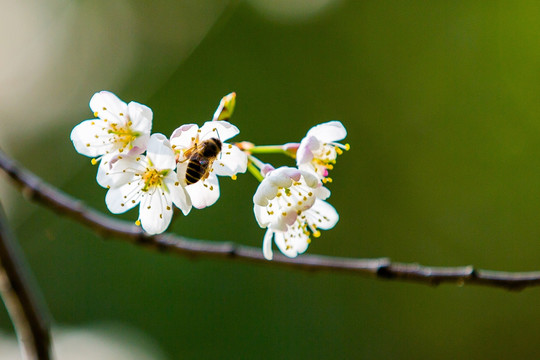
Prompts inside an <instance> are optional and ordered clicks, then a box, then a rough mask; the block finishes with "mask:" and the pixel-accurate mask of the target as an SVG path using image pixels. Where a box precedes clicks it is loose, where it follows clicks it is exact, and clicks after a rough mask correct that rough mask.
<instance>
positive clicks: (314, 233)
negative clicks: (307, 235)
mask: <svg viewBox="0 0 540 360" xmlns="http://www.w3.org/2000/svg"><path fill="white" fill-rule="evenodd" d="M313 236H314V237H316V238H318V237H320V236H321V232H320V231H319V230H317V231H314V232H313Z"/></svg>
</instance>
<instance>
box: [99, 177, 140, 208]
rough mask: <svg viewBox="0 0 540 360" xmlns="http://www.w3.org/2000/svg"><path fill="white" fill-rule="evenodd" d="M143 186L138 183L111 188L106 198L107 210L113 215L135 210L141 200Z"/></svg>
mask: <svg viewBox="0 0 540 360" xmlns="http://www.w3.org/2000/svg"><path fill="white" fill-rule="evenodd" d="M140 190H141V186H140V185H139V184H138V183H137V182H132V183H128V184H125V185H123V186H120V187H117V188H111V189H109V191H107V195H106V196H105V203H106V204H107V208H108V209H109V211H110V212H112V213H113V214H121V213H123V212H126V211H128V210H129V209H131V208H133V207H134V206H135V205H137V204H138V203H139V201H140V200H141V198H140V196H141V191H140Z"/></svg>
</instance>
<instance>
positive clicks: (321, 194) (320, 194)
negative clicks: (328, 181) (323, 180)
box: [314, 186, 331, 200]
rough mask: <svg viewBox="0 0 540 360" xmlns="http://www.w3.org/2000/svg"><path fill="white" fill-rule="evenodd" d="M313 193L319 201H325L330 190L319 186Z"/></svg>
mask: <svg viewBox="0 0 540 360" xmlns="http://www.w3.org/2000/svg"><path fill="white" fill-rule="evenodd" d="M314 193H315V196H316V197H317V198H318V199H321V200H326V199H328V198H329V197H330V194H331V193H330V190H328V189H327V188H325V187H324V186H320V187H318V188H316V189H315V191H314Z"/></svg>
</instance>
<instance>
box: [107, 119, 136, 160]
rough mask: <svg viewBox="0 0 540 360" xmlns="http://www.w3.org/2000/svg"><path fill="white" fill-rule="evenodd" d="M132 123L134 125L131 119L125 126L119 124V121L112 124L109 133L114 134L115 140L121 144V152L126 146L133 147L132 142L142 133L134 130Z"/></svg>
mask: <svg viewBox="0 0 540 360" xmlns="http://www.w3.org/2000/svg"><path fill="white" fill-rule="evenodd" d="M131 125H133V123H132V122H131V121H128V122H127V123H126V125H125V126H119V125H118V124H117V123H112V124H110V129H109V134H114V138H113V141H114V142H115V143H117V144H119V145H120V149H119V151H120V152H122V151H123V150H124V148H126V147H128V148H129V149H131V148H132V147H133V145H132V142H133V141H135V139H137V138H138V137H139V136H140V135H141V134H140V132H138V131H134V130H132V129H131Z"/></svg>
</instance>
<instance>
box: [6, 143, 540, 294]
mask: <svg viewBox="0 0 540 360" xmlns="http://www.w3.org/2000/svg"><path fill="white" fill-rule="evenodd" d="M0 169H1V170H3V172H4V173H6V174H7V175H8V176H9V177H10V178H11V180H12V181H13V182H14V183H15V184H16V185H17V186H18V187H19V189H20V191H21V192H22V193H23V194H24V195H25V196H26V197H28V198H29V199H30V200H32V201H36V202H38V203H40V204H42V205H44V206H46V207H48V208H50V209H52V210H54V211H56V212H57V213H59V214H62V215H65V216H67V217H70V218H72V219H74V220H76V221H78V222H80V223H82V224H84V225H86V226H88V227H89V228H91V229H92V230H93V231H94V232H96V233H98V234H99V235H101V236H103V237H114V238H116V239H119V240H123V241H125V242H129V243H132V244H135V245H140V246H144V247H147V248H153V249H156V250H158V251H162V252H168V253H174V254H177V255H181V256H186V257H193V258H194V257H205V258H208V257H213V258H221V259H228V260H241V261H244V262H251V263H260V264H265V265H270V266H282V267H288V268H293V269H298V270H305V271H322V270H325V271H341V272H348V273H354V274H358V275H364V276H368V277H375V278H380V279H389V280H401V281H413V282H418V283H423V284H427V285H438V284H441V283H445V282H447V283H455V284H458V285H465V284H470V285H486V286H492V287H499V288H505V289H508V290H522V289H524V288H526V287H529V286H539V285H540V271H535V272H522V273H515V272H514V273H513V272H503V271H489V270H479V269H475V268H474V267H473V266H464V267H428V266H422V265H419V264H405V263H395V262H392V261H391V260H390V259H388V258H379V259H353V258H341V257H330V256H320V255H302V256H301V257H298V258H294V259H290V258H287V257H285V256H283V255H280V254H277V255H274V260H272V261H267V260H266V259H264V257H263V254H262V251H261V250H260V249H259V248H254V247H248V246H242V245H238V244H235V243H231V242H212V241H205V240H197V239H190V238H187V237H183V236H178V235H172V234H160V235H155V236H149V235H147V234H145V233H144V232H143V231H142V230H141V228H140V227H138V226H135V225H134V224H133V223H131V222H126V221H122V220H116V219H113V218H111V217H108V216H105V215H103V214H101V213H99V212H97V211H96V210H94V209H92V208H90V207H88V206H86V205H84V204H83V203H82V202H81V201H80V200H77V199H75V198H73V197H71V196H69V195H67V194H64V193H63V192H61V191H60V190H58V189H56V188H54V187H53V186H51V185H49V184H47V183H45V182H43V181H42V180H41V179H40V178H39V177H37V176H36V175H34V174H32V173H31V172H29V171H28V170H26V169H25V168H24V167H22V166H21V165H19V164H17V163H16V162H15V161H14V160H12V159H11V158H9V157H8V156H7V155H6V154H5V153H3V152H2V151H0Z"/></svg>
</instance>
